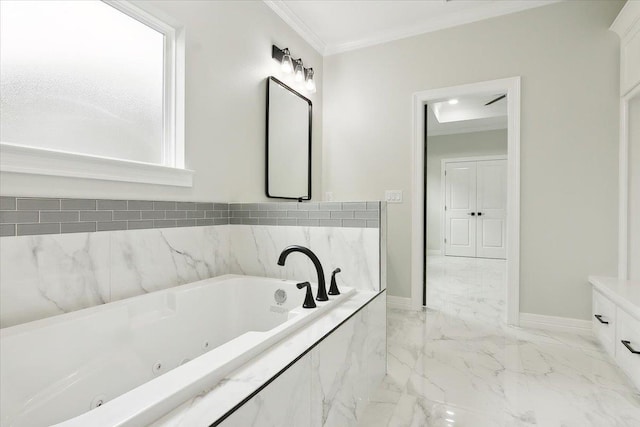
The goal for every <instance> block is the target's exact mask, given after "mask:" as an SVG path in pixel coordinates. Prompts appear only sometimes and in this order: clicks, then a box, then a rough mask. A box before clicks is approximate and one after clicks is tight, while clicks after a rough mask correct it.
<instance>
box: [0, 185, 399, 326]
mask: <svg viewBox="0 0 640 427" xmlns="http://www.w3.org/2000/svg"><path fill="white" fill-rule="evenodd" d="M1 201H2V205H1V208H2V209H1V212H0V218H1V219H2V221H5V224H3V225H12V224H8V223H6V221H22V220H25V221H27V220H29V221H32V220H34V219H35V218H38V219H39V220H43V219H44V220H45V221H49V220H52V218H57V219H58V220H60V221H62V220H65V221H70V222H65V223H58V225H57V226H56V227H57V228H56V230H58V231H56V233H60V231H61V230H62V231H64V230H67V229H66V228H65V227H66V226H73V225H74V224H79V225H80V226H82V227H84V225H85V223H87V224H88V223H92V224H94V225H96V227H94V228H92V229H91V231H89V232H77V233H76V232H73V233H71V232H69V233H63V234H36V235H29V236H5V237H2V238H1V239H0V270H1V273H0V274H1V275H0V279H1V280H0V301H1V303H0V304H1V308H2V311H1V312H0V327H6V326H12V325H16V324H19V323H24V322H28V321H32V320H37V319H41V318H45V317H49V316H54V315H57V314H62V313H66V312H69V311H74V310H79V309H82V308H87V307H91V306H94V305H98V304H104V303H108V302H110V301H115V300H119V299H123V298H128V297H132V296H136V295H140V294H141V293H146V292H153V291H156V290H161V289H165V288H167V287H170V286H177V285H181V284H185V283H189V282H193V281H196V280H200V279H204V278H208V277H213V276H218V275H222V274H228V273H236V274H248V275H256V276H267V277H280V278H289V279H299V280H304V281H308V280H310V281H315V280H316V279H315V277H316V274H315V270H314V269H313V265H312V264H311V263H310V262H309V260H307V259H305V258H304V257H301V256H299V255H293V256H291V257H289V259H288V260H287V264H286V266H285V267H280V266H278V265H277V263H276V261H277V258H278V255H279V254H280V252H281V251H282V250H283V249H284V248H285V247H286V246H288V245H291V244H300V245H303V246H307V247H309V248H310V249H311V250H313V251H314V252H315V253H316V254H317V255H318V256H319V257H320V260H321V262H322V265H323V267H324V269H325V276H326V279H327V281H328V280H329V279H330V275H331V271H333V269H334V268H337V267H340V268H341V269H342V273H340V274H339V275H338V284H339V285H341V284H342V285H343V286H350V287H354V288H356V289H364V290H372V291H377V290H379V289H384V288H386V280H385V277H386V275H385V272H386V269H385V263H386V256H385V257H381V256H380V253H381V251H382V250H384V242H385V239H384V237H385V236H386V227H385V225H386V219H385V218H386V217H385V216H384V214H385V208H386V205H385V203H383V202H327V203H288V202H284V203H282V202H280V203H246V204H231V205H228V204H224V203H196V202H154V201H140V200H99V199H54V198H49V199H45V198H20V197H17V198H16V197H3V198H2V200H1ZM230 207H231V208H232V209H233V210H232V211H230V210H228V209H230ZM210 209H212V210H210ZM229 212H243V213H246V215H254V213H256V212H258V215H265V214H266V215H269V214H271V213H273V212H276V213H277V214H278V215H287V216H289V215H293V216H294V217H293V218H288V219H287V218H285V219H283V221H284V222H280V218H276V217H272V219H274V218H275V219H276V222H277V223H278V224H279V225H275V226H274V225H261V226H260V225H251V226H249V225H236V224H228V222H229V221H228V215H229ZM292 213H293V214H292ZM25 215H26V216H25ZM243 215H244V214H243ZM296 215H303V216H305V218H306V219H305V218H295V216H296ZM314 215H320V216H326V215H329V216H330V217H331V216H334V217H336V216H341V215H342V216H345V218H344V219H336V218H334V219H329V220H328V221H338V222H339V225H338V226H336V227H324V226H319V225H318V224H319V222H318V223H313V224H315V225H312V226H298V225H297V224H298V223H305V221H307V220H308V217H309V216H314ZM174 216H175V217H181V218H184V217H187V219H185V221H196V222H195V224H198V223H199V222H198V221H200V219H202V218H198V219H189V217H191V216H197V217H203V216H204V217H205V218H204V219H203V221H213V223H214V224H217V223H219V225H215V226H212V225H209V226H199V227H198V226H195V227H194V226H188V227H180V226H179V225H181V223H180V221H182V219H173V217H174ZM209 216H215V218H208V217H209ZM147 217H149V218H150V217H154V218H156V217H157V218H160V217H162V218H164V219H153V220H151V219H133V218H147ZM169 217H171V218H172V219H167V218H169ZM346 217H349V218H353V220H354V221H356V220H357V221H359V222H357V223H353V224H352V223H349V222H348V221H347V220H348V219H349V218H346ZM356 217H366V218H367V219H359V218H356ZM374 217H375V218H378V219H377V220H374V219H371V218H374ZM21 218H22V219H21ZM124 218H129V219H128V220H125V219H124ZM251 218H252V217H251V216H249V217H248V219H251ZM243 219H244V217H243ZM291 219H293V220H295V221H294V222H291ZM380 219H382V221H380ZM102 220H105V221H107V220H109V221H107V222H104V223H103V225H104V224H116V223H117V224H116V225H117V227H115V228H119V227H120V228H122V227H124V228H126V227H129V228H130V229H123V230H112V231H101V232H97V233H95V232H94V231H96V230H98V231H99V230H103V229H109V228H110V227H111V226H109V227H106V228H102V227H101V226H100V224H101V221H102ZM73 221H76V222H73ZM141 221H142V222H144V224H142V223H141ZM149 221H151V222H149ZM154 221H156V222H154ZM160 221H169V222H168V223H167V222H160ZM318 221H320V220H318ZM362 221H365V222H362ZM371 221H375V222H376V224H375V227H374V226H373V225H374V224H372V223H371ZM209 223H211V222H207V224H209ZM331 223H333V222H331ZM380 224H382V227H380ZM13 225H16V224H13ZM17 225H18V226H20V225H21V224H17ZM24 225H30V224H24ZM33 225H34V227H35V226H37V227H40V226H41V225H43V226H45V232H46V229H47V227H49V223H37V224H35V223H34V224H33ZM160 225H166V227H167V228H154V227H157V226H160ZM189 225H193V222H189ZM350 225H353V226H350ZM137 228H142V229H137ZM14 229H15V227H14ZM38 230H40V231H42V229H41V228H33V229H31V231H33V232H34V233H36V232H37V233H39V232H40V231H38ZM74 230H75V231H78V230H79V229H74ZM14 231H15V230H14ZM328 285H329V283H328V282H327V286H328Z"/></svg>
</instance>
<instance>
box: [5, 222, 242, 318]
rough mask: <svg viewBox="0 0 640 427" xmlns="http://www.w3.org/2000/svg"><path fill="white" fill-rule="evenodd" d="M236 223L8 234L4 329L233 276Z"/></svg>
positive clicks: (6, 240)
mask: <svg viewBox="0 0 640 427" xmlns="http://www.w3.org/2000/svg"><path fill="white" fill-rule="evenodd" d="M228 236H229V230H228V226H223V227H218V226H215V227H189V228H181V229H178V228H168V229H154V230H136V231H114V232H105V233H75V234H61V235H44V236H14V237H5V238H3V239H2V240H1V241H0V308H1V309H0V326H1V327H3V328H4V327H7V326H13V325H17V324H20V323H24V322H29V321H32V320H38V319H42V318H45V317H49V316H55V315H58V314H63V313H68V312H70V311H75V310H80V309H83V308H87V307H92V306H95V305H99V304H104V303H108V302H111V301H115V300H119V299H123V298H128V297H132V296H136V295H141V294H143V293H146V292H152V291H156V290H160V289H165V288H168V287H171V286H177V285H182V284H185V283H189V282H194V281H196V280H200V279H205V278H208V277H213V276H218V275H222V274H225V273H227V272H228V264H227V259H228V250H229V240H228V239H229V237H228Z"/></svg>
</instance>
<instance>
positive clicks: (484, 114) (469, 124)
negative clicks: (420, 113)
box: [427, 93, 507, 136]
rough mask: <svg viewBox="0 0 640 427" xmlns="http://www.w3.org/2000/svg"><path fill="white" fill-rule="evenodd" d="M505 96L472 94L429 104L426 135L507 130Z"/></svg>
mask: <svg viewBox="0 0 640 427" xmlns="http://www.w3.org/2000/svg"><path fill="white" fill-rule="evenodd" d="M503 95H504V94H494V93H490V94H483V95H473V96H471V95H470V96H465V97H460V98H456V99H445V100H442V101H436V102H431V103H429V105H428V109H429V111H428V113H427V134H428V135H429V136H436V135H450V134H456V133H469V132H481V131H486V130H496V129H506V128H507V98H506V96H503ZM452 101H455V102H452ZM492 101H493V102H492ZM487 104H488V105H487Z"/></svg>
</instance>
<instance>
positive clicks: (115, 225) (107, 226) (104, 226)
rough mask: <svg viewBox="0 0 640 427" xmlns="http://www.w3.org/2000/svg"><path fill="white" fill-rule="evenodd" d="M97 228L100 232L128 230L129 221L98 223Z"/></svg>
mask: <svg viewBox="0 0 640 427" xmlns="http://www.w3.org/2000/svg"><path fill="white" fill-rule="evenodd" d="M97 228H98V231H115V230H126V229H127V221H108V222H98V224H97Z"/></svg>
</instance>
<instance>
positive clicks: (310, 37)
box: [262, 0, 326, 56]
mask: <svg viewBox="0 0 640 427" xmlns="http://www.w3.org/2000/svg"><path fill="white" fill-rule="evenodd" d="M262 1H263V2H264V3H265V4H266V5H267V6H268V7H269V8H270V9H271V10H273V11H274V12H275V13H276V15H278V16H279V17H280V18H282V20H283V21H284V22H285V23H287V25H289V26H290V27H291V28H292V29H293V30H294V31H295V32H296V33H298V34H299V35H300V37H302V38H303V39H304V40H305V41H306V42H307V43H309V44H310V45H311V47H312V48H314V49H315V50H316V51H317V52H318V53H319V54H320V55H322V56H324V55H325V50H326V44H325V43H324V42H323V41H322V39H320V37H318V35H317V34H316V33H315V32H313V31H312V30H311V29H310V28H309V27H308V26H307V24H305V23H304V22H303V21H302V20H301V19H300V18H299V17H298V15H296V14H295V13H293V11H292V10H291V9H290V8H289V6H287V5H286V3H285V2H284V1H282V0H262Z"/></svg>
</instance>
